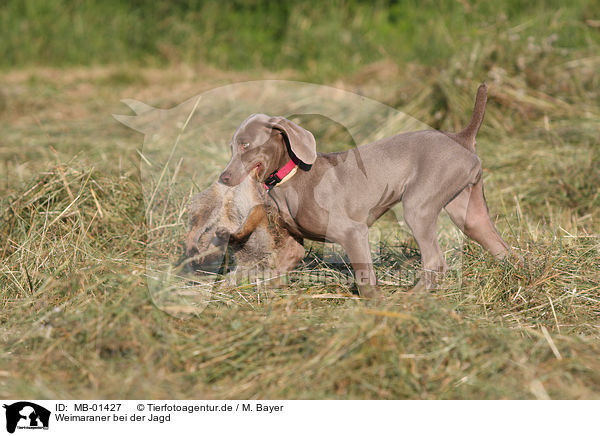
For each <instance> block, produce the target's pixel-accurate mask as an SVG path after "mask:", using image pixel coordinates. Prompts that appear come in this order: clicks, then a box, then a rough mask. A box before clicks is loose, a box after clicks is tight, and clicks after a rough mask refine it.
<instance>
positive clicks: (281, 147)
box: [219, 114, 317, 186]
mask: <svg viewBox="0 0 600 436" xmlns="http://www.w3.org/2000/svg"><path fill="white" fill-rule="evenodd" d="M231 151H232V157H231V160H230V161H229V164H228V165H227V167H226V168H225V170H224V171H223V172H222V173H221V176H220V177H219V181H220V182H221V183H223V184H224V185H227V186H236V185H239V184H240V183H241V182H242V181H243V180H244V179H245V178H246V177H247V176H248V175H249V174H251V173H253V175H254V176H255V177H256V179H257V180H258V181H261V182H262V181H264V180H265V179H266V178H267V176H268V175H269V174H271V173H272V172H273V171H275V170H277V169H278V168H279V167H280V166H282V165H283V164H285V163H286V162H287V161H288V160H289V159H290V158H291V159H296V160H297V161H298V162H297V164H298V165H299V166H300V168H301V169H304V170H306V171H307V170H308V169H310V166H311V165H312V164H313V163H314V162H315V160H316V158H317V144H316V142H315V138H314V136H313V135H312V133H310V132H309V131H308V130H306V129H303V128H302V127H300V126H298V125H297V124H295V123H293V122H291V121H290V120H288V119H286V118H283V117H270V116H268V115H264V114H254V115H251V116H250V117H248V118H247V119H246V120H244V122H242V124H240V126H239V127H238V129H237V130H236V132H235V134H234V135H233V139H232V140H231ZM296 160H295V162H296Z"/></svg>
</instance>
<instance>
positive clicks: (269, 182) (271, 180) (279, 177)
mask: <svg viewBox="0 0 600 436" xmlns="http://www.w3.org/2000/svg"><path fill="white" fill-rule="evenodd" d="M297 167H298V165H296V163H295V162H294V161H293V160H290V161H289V162H288V163H286V164H285V165H284V166H282V167H281V168H279V169H278V170H277V171H273V172H272V173H271V175H269V177H267V178H266V179H265V183H264V184H265V188H266V190H267V191H270V190H271V189H272V188H273V187H274V186H275V185H277V184H278V183H281V182H284V181H285V180H286V177H288V176H289V177H291V176H293V173H295V172H296V168H297ZM289 177H288V178H289Z"/></svg>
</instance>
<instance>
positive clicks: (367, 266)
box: [336, 225, 382, 298]
mask: <svg viewBox="0 0 600 436" xmlns="http://www.w3.org/2000/svg"><path fill="white" fill-rule="evenodd" d="M336 242H338V243H339V244H340V245H341V246H342V248H343V249H344V251H345V252H346V254H347V255H348V258H349V259H350V263H351V264H352V268H353V269H354V278H355V280H356V286H357V287H358V293H359V294H360V296H361V297H364V298H382V293H381V290H380V289H379V286H377V278H376V276H375V268H373V260H372V258H371V251H370V248H369V229H368V227H367V226H366V225H360V226H354V227H351V228H349V229H347V231H346V232H344V234H343V236H341V237H339V238H337V241H336Z"/></svg>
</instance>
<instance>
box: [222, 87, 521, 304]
mask: <svg viewBox="0 0 600 436" xmlns="http://www.w3.org/2000/svg"><path fill="white" fill-rule="evenodd" d="M486 101H487V87H486V85H485V84H482V85H481V86H480V87H479V89H478V92H477V99H476V101H475V109H474V111H473V116H472V118H471V122H470V123H469V125H468V126H467V127H466V128H465V129H464V130H462V131H461V132H459V133H447V132H440V131H435V130H424V131H419V132H410V133H402V134H399V135H395V136H392V137H390V138H386V139H381V140H379V141H376V142H373V143H370V144H367V145H363V146H361V147H358V148H355V149H352V150H349V151H345V152H339V153H317V152H316V142H315V139H314V137H313V135H312V134H311V133H310V132H309V131H307V130H305V129H303V128H302V127H300V126H298V125H296V124H294V123H293V122H291V121H289V120H287V119H285V118H282V117H270V116H267V115H263V114H255V115H252V116H250V117H249V118H247V119H246V120H245V121H244V122H242V124H241V125H240V126H239V127H238V129H237V131H236V132H235V134H234V135H233V139H232V141H231V148H232V152H233V156H232V158H231V161H230V162H229V164H228V165H227V167H226V168H225V170H224V171H223V173H222V174H221V176H220V178H219V181H220V182H221V183H223V184H224V185H228V186H235V185H238V184H240V183H241V182H242V181H244V179H245V178H246V177H247V176H248V175H249V174H252V176H253V177H254V178H256V179H257V180H259V181H264V183H265V188H266V190H270V192H269V194H270V196H271V198H272V199H273V200H274V201H275V203H276V204H277V207H278V208H279V214H280V216H281V219H282V221H283V223H284V225H285V227H286V228H287V229H288V231H289V232H290V233H291V234H292V235H294V236H295V237H297V238H298V239H299V240H300V238H308V239H313V240H317V241H327V242H336V243H339V244H340V245H341V246H342V248H343V249H344V251H345V252H346V254H347V255H348V257H349V259H350V262H351V263H352V267H353V269H354V273H355V280H356V283H357V286H358V290H359V293H360V295H361V296H363V297H367V298H371V297H380V296H381V291H380V290H379V288H378V286H377V280H376V277H375V271H374V268H373V262H372V260H371V253H370V251H369V243H368V228H369V227H370V226H371V225H372V224H373V222H375V220H377V219H378V218H379V217H380V216H381V215H383V214H384V213H385V212H386V211H387V210H389V209H390V208H391V207H392V206H394V205H395V204H396V203H398V202H400V201H402V204H403V209H404V219H405V221H406V223H407V224H408V226H409V227H410V229H411V231H412V233H413V236H414V238H415V240H416V241H417V244H418V245H419V249H420V251H421V263H422V266H423V269H424V274H423V276H422V277H421V279H420V280H419V282H418V283H417V285H416V286H415V288H423V287H424V288H432V287H434V285H435V284H436V280H437V278H436V277H437V275H438V274H439V273H443V272H444V271H445V270H446V268H447V267H446V263H445V260H444V258H443V255H442V252H441V249H440V246H439V244H438V240H437V230H436V224H437V219H438V215H439V214H440V212H441V210H442V208H445V209H446V211H447V212H448V214H449V215H450V218H451V219H452V221H453V222H454V223H455V224H456V225H457V226H458V227H459V228H460V229H461V230H462V231H463V232H464V233H465V234H466V235H467V236H469V237H470V238H472V239H474V240H475V241H477V242H479V243H480V244H481V245H482V246H483V247H484V248H485V249H487V250H488V251H490V252H491V254H492V255H494V256H495V257H496V258H498V259H502V258H504V257H505V256H506V255H507V253H508V251H509V247H508V245H507V244H506V242H504V240H503V239H502V238H501V237H500V235H499V234H498V231H497V230H496V228H495V227H494V224H493V223H492V220H491V219H490V216H489V212H488V208H487V204H486V201H485V197H484V194H483V181H482V177H481V171H482V170H481V161H480V160H479V158H478V157H477V155H476V152H475V136H476V135H477V132H478V131H479V127H480V125H481V122H482V120H483V115H484V112H485V104H486ZM298 169H299V171H297V170H298ZM226 233H227V232H226V231H224V232H221V233H220V235H221V237H226V236H227V235H226Z"/></svg>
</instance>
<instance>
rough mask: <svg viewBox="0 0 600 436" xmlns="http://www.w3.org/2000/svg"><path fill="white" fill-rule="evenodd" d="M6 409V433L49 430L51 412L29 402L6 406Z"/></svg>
mask: <svg viewBox="0 0 600 436" xmlns="http://www.w3.org/2000/svg"><path fill="white" fill-rule="evenodd" d="M3 407H4V408H5V409H6V431H8V432H9V433H14V432H15V430H16V429H17V428H18V429H28V430H35V429H44V430H48V423H49V421H50V411H49V410H48V409H46V408H44V407H42V406H38V405H37V404H35V403H30V402H29V401H19V402H17V403H13V404H11V405H6V404H5V405H4V406H3Z"/></svg>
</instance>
